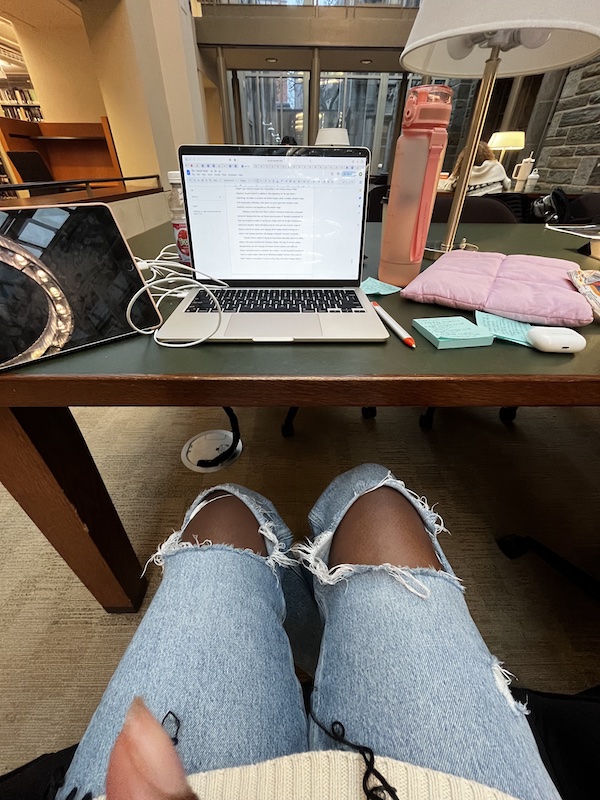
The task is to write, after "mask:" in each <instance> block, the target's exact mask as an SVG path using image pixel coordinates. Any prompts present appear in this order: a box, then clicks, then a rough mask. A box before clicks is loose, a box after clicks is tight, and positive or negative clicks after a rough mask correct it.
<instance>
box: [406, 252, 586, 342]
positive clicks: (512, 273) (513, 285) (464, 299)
mask: <svg viewBox="0 0 600 800" xmlns="http://www.w3.org/2000/svg"><path fill="white" fill-rule="evenodd" d="M576 268H577V264H575V263H574V262H573V261H566V260H565V259H561V258H542V257H541V256H522V255H514V256H505V255H504V254H503V253H481V252H472V251H469V250H453V251H452V252H450V253H445V254H444V255H443V256H441V258H439V259H438V260H437V261H436V262H435V263H434V264H432V265H431V266H430V267H428V268H427V269H426V270H424V271H423V272H421V273H420V274H419V275H418V276H417V277H416V278H415V279H414V280H413V281H411V282H410V283H409V284H408V286H407V287H406V288H405V289H403V290H402V296H403V297H406V298H408V299H409V300H416V301H417V302H419V303H437V304H438V305H441V306H450V308H463V309H469V310H472V311H475V310H479V311H488V312H489V313H490V314H498V315H499V316H502V317H509V318H510V319H516V320H519V321H520V322H532V323H534V324H536V325H564V326H566V327H568V328H577V327H580V326H582V325H589V324H590V322H592V321H593V319H594V315H593V313H592V307H591V306H590V304H589V303H588V301H587V300H586V299H585V297H584V296H583V295H582V294H580V293H579V292H578V291H577V289H576V288H575V287H574V286H573V284H572V283H571V280H570V279H569V276H568V274H567V273H568V272H569V270H572V269H576Z"/></svg>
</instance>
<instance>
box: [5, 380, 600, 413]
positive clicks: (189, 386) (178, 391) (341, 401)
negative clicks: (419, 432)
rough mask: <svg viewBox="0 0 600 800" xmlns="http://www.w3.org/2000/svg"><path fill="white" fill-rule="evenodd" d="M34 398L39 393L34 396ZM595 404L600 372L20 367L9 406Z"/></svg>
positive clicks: (9, 389)
mask: <svg viewBox="0 0 600 800" xmlns="http://www.w3.org/2000/svg"><path fill="white" fill-rule="evenodd" d="M36 398H39V401H38V402H36ZM290 404H291V405H296V406H363V405H373V406H429V405H435V406H597V405H600V375H573V376H569V377H566V376H564V375H559V376H549V375H484V376H482V375H473V376H470V375H447V376H429V375H400V376H399V375H377V376H363V375H360V376H356V375H350V376H340V377H336V376H326V377H325V376H318V375H317V376H314V377H307V376H300V377H297V376H290V375H265V376H260V375H252V376H224V375H127V376H118V375H106V376H104V375H93V376H76V377H75V376H62V375H31V376H28V375H20V374H19V373H17V372H15V373H7V374H5V375H3V376H2V377H0V405H8V406H36V405H39V406H42V405H43V406H113V405H114V406H222V405H232V406H240V407H253V406H258V407H260V406H262V407H266V406H279V405H290Z"/></svg>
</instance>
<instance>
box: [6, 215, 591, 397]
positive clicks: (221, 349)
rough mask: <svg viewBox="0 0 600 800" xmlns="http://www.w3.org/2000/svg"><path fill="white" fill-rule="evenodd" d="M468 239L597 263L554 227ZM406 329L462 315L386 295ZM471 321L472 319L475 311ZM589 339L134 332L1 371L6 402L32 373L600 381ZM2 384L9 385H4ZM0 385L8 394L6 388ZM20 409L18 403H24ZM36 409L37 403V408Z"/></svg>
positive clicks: (480, 233) (493, 228) (473, 230)
mask: <svg viewBox="0 0 600 800" xmlns="http://www.w3.org/2000/svg"><path fill="white" fill-rule="evenodd" d="M444 229H445V226H443V225H435V224H434V225H432V228H431V232H430V233H431V235H432V239H441V237H442V235H443V232H444ZM380 235H381V225H380V224H378V223H369V224H368V226H367V244H366V253H367V256H368V257H367V260H366V266H365V275H376V274H377V265H378V260H379V239H380ZM463 236H466V237H467V239H468V241H470V242H473V243H475V244H477V245H478V246H479V247H480V249H481V250H487V251H500V252H504V253H527V254H534V255H535V254H537V255H544V256H553V257H560V258H569V259H572V260H573V261H575V262H577V263H578V264H580V265H581V266H582V268H584V269H594V268H596V269H597V268H598V266H599V264H598V261H596V260H595V259H592V258H590V257H586V256H582V255H580V254H579V253H577V251H576V249H575V248H576V247H577V246H580V245H581V243H582V240H580V239H578V238H575V237H571V236H568V235H566V234H558V233H556V232H553V231H548V230H546V229H545V228H543V227H542V226H541V225H540V226H537V225H523V224H521V225H516V224H515V225H499V224H496V225H490V224H480V225H463V226H461V227H460V228H459V232H458V237H457V241H459V240H460V239H461V238H462V237H463ZM170 237H171V230H170V225H168V224H167V225H162V226H160V227H159V228H155V229H153V230H151V231H148V232H146V233H144V234H142V235H140V236H136V237H134V238H132V239H131V240H130V245H131V248H132V250H133V252H134V253H135V254H136V255H138V256H141V257H146V258H149V257H151V256H153V255H155V254H156V253H157V252H158V250H159V249H160V247H161V246H162V245H164V244H165V243H166V242H168V241H170ZM381 305H382V306H384V307H385V308H386V309H387V310H388V311H389V312H390V313H391V314H392V315H393V316H394V317H395V318H396V319H397V320H398V321H399V322H400V324H401V325H403V326H404V327H405V328H406V329H409V330H410V328H411V322H412V319H413V318H415V317H429V316H445V315H448V314H455V313H460V312H457V311H455V310H453V309H446V308H442V307H441V306H434V305H424V304H420V303H413V302H411V301H408V300H403V299H402V298H401V296H400V295H399V294H394V295H389V296H387V297H385V298H382V299H381ZM464 313H465V316H467V317H469V318H472V316H471V315H470V314H469V312H464ZM581 333H583V335H584V336H585V337H586V339H587V340H588V345H587V347H586V349H585V350H584V351H582V352H581V353H578V354H575V355H564V354H552V353H540V352H538V351H536V350H533V349H531V348H526V347H521V346H519V345H514V344H511V343H508V342H502V341H496V342H495V343H494V344H493V345H492V346H490V347H476V348H467V349H456V350H437V349H436V348H435V347H434V346H433V345H432V344H430V343H429V342H427V340H425V339H424V338H423V337H421V336H420V335H419V334H415V339H416V341H417V349H416V350H411V349H409V348H408V347H406V346H405V345H403V344H402V342H400V340H399V339H397V338H396V337H395V336H393V335H392V336H391V337H390V338H389V339H388V340H387V341H386V342H384V343H374V344H343V343H335V344H293V345H290V344H250V343H249V344H239V343H238V344H205V345H201V346H197V347H193V348H186V349H179V350H174V349H167V348H162V347H160V346H159V345H157V344H156V343H155V342H154V341H153V340H152V338H151V337H145V336H133V337H131V338H127V339H123V340H120V341H117V342H112V343H109V344H104V345H101V346H97V347H92V348H89V349H87V350H84V351H80V352H76V353H70V354H68V355H65V356H64V357H58V358H53V359H49V360H47V361H44V362H40V363H37V364H34V365H27V366H25V367H22V368H19V369H17V370H14V371H10V372H6V373H4V374H3V375H0V402H3V403H4V404H10V392H9V388H10V387H9V386H8V384H10V386H11V387H12V388H14V387H15V384H16V383H18V382H19V381H20V380H21V379H22V380H23V381H25V380H26V379H27V378H31V377H42V376H46V377H50V376H56V377H58V376H64V377H69V378H75V377H78V376H81V378H83V377H84V376H100V377H108V376H119V377H128V376H145V377H147V376H181V377H183V376H197V377H200V376H203V375H207V376H208V375H213V376H238V377H252V376H270V375H278V376H289V377H293V376H296V377H298V376H307V377H309V376H310V377H312V376H323V377H324V376H327V377H329V376H331V377H338V376H340V377H341V376H355V377H359V378H360V377H362V376H394V377H401V376H407V377H408V376H414V377H426V376H429V377H434V376H436V377H438V378H439V377H443V376H450V375H452V376H457V375H459V376H478V375H480V376H503V375H513V376H539V377H540V378H542V377H544V376H554V377H560V376H562V377H563V378H567V379H568V377H569V376H575V375H577V376H587V377H590V378H593V377H596V376H598V375H599V373H600V370H599V367H600V326H598V324H597V323H593V324H592V325H590V326H587V327H586V328H583V329H581ZM3 385H4V387H3ZM3 388H4V391H3ZM20 404H22V399H21V401H20ZM36 404H39V402H38V403H36Z"/></svg>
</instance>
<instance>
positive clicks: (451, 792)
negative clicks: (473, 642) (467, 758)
mask: <svg viewBox="0 0 600 800" xmlns="http://www.w3.org/2000/svg"><path fill="white" fill-rule="evenodd" d="M375 767H376V769H378V770H379V772H380V773H381V774H382V775H383V776H384V777H385V779H386V780H387V781H388V782H389V783H390V785H391V786H393V787H394V788H395V789H396V793H397V795H398V798H400V800H442V798H443V800H514V798H510V797H509V795H507V794H504V793H503V792H499V791H497V790H496V789H490V788H488V787H487V786H483V785H481V784H479V783H473V781H467V780H465V779H464V778H457V777H455V776H453V775H446V774H445V773H443V772H435V771H434V770H430V769H423V767H415V766H413V765H411V764H405V763H403V762H401V761H394V759H392V758H380V757H379V756H377V757H376V758H375ZM364 773H365V762H364V760H363V758H362V756H361V755H360V754H358V753H349V752H345V751H341V750H327V751H318V752H310V753H298V754H297V755H293V756H285V757H284V758H276V759H274V760H272V761H264V762H262V763H260V764H251V765H250V766H247V767H233V768H230V769H218V770H214V771H213V772H201V773H198V774H196V775H191V776H189V777H188V782H189V784H190V786H191V788H192V789H193V791H194V792H195V793H196V795H197V796H198V797H199V798H201V800H284V799H285V800H364V797H365V795H364V792H363V788H362V779H363V775H364ZM98 800H104V798H98Z"/></svg>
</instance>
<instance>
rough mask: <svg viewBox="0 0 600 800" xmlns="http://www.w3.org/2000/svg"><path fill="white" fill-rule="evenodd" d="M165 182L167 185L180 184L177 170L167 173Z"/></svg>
mask: <svg viewBox="0 0 600 800" xmlns="http://www.w3.org/2000/svg"><path fill="white" fill-rule="evenodd" d="M167 180H168V181H169V183H179V184H180V183H181V175H180V173H179V170H178V169H174V170H172V171H171V172H167Z"/></svg>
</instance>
